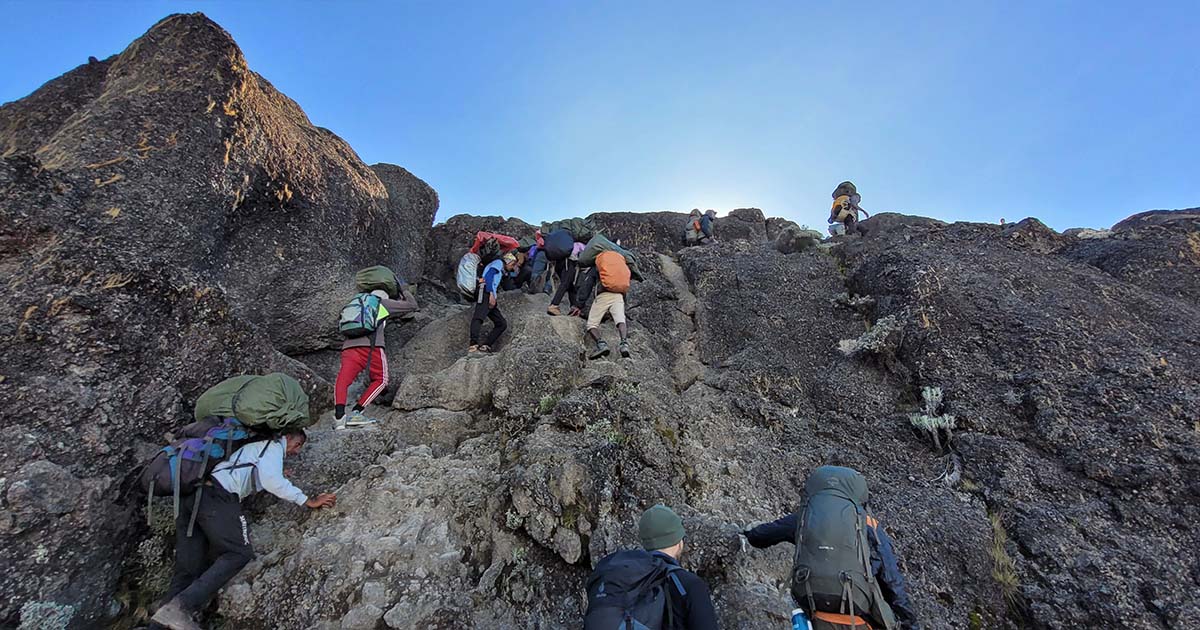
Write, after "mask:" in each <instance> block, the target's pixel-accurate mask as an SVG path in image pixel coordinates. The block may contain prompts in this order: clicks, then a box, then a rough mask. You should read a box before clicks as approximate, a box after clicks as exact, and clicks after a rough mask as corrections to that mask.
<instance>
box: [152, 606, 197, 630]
mask: <svg viewBox="0 0 1200 630" xmlns="http://www.w3.org/2000/svg"><path fill="white" fill-rule="evenodd" d="M150 621H153V622H154V623H156V624H158V625H160V626H163V627H166V628H170V629H171V630H201V628H200V625H199V624H197V623H196V622H195V621H193V620H192V616H191V615H190V614H188V612H187V611H186V610H184V609H183V606H181V605H180V604H179V600H178V599H172V600H171V601H169V602H167V603H166V604H163V606H162V608H159V609H158V610H157V611H155V613H154V616H153V617H151V618H150Z"/></svg>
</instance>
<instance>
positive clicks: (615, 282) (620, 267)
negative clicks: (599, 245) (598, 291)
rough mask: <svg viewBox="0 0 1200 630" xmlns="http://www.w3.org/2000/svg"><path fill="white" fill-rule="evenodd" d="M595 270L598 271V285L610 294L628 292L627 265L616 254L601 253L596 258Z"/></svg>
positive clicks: (623, 259) (622, 258)
mask: <svg viewBox="0 0 1200 630" xmlns="http://www.w3.org/2000/svg"><path fill="white" fill-rule="evenodd" d="M596 268H597V269H599V270H600V284H602V285H604V290H605V291H609V292H612V293H628V292H629V281H630V273H629V265H627V264H625V257H624V256H622V255H621V254H619V253H618V252H601V253H600V255H599V256H596Z"/></svg>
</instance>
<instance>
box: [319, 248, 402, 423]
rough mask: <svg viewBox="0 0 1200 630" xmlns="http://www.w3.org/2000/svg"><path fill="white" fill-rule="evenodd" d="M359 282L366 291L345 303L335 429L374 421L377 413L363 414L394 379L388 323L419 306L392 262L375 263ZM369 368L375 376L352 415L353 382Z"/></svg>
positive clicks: (359, 275)
mask: <svg viewBox="0 0 1200 630" xmlns="http://www.w3.org/2000/svg"><path fill="white" fill-rule="evenodd" d="M354 280H355V284H356V285H357V286H358V290H359V291H361V293H359V294H358V295H356V296H354V299H353V300H351V302H350V303H349V304H347V305H346V307H345V308H343V309H342V318H341V322H340V323H339V325H338V330H339V331H341V333H342V335H343V336H344V337H346V340H345V341H343V342H342V356H341V366H340V368H339V369H338V375H337V381H335V383H334V389H333V402H334V408H333V418H334V425H333V426H334V428H335V429H345V428H347V427H359V426H365V425H368V424H374V423H375V422H376V420H375V419H374V418H368V417H367V416H366V415H364V414H363V410H364V409H366V407H367V405H369V404H371V402H372V401H374V400H375V399H376V398H377V397H378V396H379V394H381V393H383V390H384V388H385V387H387V384H388V365H387V353H386V352H385V350H384V346H385V336H384V328H385V327H386V326H387V320H388V318H390V317H394V316H399V315H404V314H407V313H411V312H413V311H416V310H417V308H419V307H418V305H417V298H416V297H414V296H413V294H412V292H411V291H410V290H409V288H408V287H406V286H404V284H403V283H401V282H400V281H399V280H398V279H397V278H396V275H395V274H394V273H392V271H391V270H390V269H388V268H386V267H369V268H367V269H363V270H362V271H359V272H358V273H357V274H355V277H354ZM363 371H366V372H367V376H368V377H369V379H370V382H368V383H367V388H366V389H364V390H363V393H362V395H361V396H359V398H358V402H357V403H356V404H355V405H354V409H352V410H351V412H350V415H349V417H347V416H346V399H347V397H348V396H349V392H350V385H352V384H353V383H354V379H356V378H358V375H359V374H360V373H362V372H363Z"/></svg>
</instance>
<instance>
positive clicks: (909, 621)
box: [867, 525, 919, 629]
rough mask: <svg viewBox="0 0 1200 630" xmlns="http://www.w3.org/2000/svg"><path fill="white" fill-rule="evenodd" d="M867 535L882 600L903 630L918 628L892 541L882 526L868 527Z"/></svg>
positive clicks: (872, 566) (872, 564)
mask: <svg viewBox="0 0 1200 630" xmlns="http://www.w3.org/2000/svg"><path fill="white" fill-rule="evenodd" d="M867 534H868V538H869V539H870V542H871V546H872V547H874V551H875V553H873V554H871V568H872V569H873V570H874V571H875V577H876V578H877V579H878V580H879V589H880V590H881V591H883V598H884V600H886V601H887V603H888V604H889V605H890V606H891V607H892V610H893V611H895V613H896V617H897V618H899V619H900V621H902V622H903V623H904V627H905V628H908V629H912V628H918V627H919V626H918V625H917V615H916V613H914V612H913V609H912V602H910V601H909V599H908V591H906V590H905V588H904V576H903V575H901V574H900V562H899V560H898V559H897V558H896V550H895V548H894V547H892V539H891V538H890V537H888V535H887V532H885V531H883V526H882V525H877V526H875V527H868V528H867Z"/></svg>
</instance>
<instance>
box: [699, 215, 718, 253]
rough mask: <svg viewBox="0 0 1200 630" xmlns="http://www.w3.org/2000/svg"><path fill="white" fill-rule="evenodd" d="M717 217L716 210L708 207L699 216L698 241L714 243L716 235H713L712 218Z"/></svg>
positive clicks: (702, 243)
mask: <svg viewBox="0 0 1200 630" xmlns="http://www.w3.org/2000/svg"><path fill="white" fill-rule="evenodd" d="M716 218H717V211H716V210H713V209H712V208H709V209H708V210H706V211H705V212H704V214H703V215H702V216H701V217H700V239H699V243H700V244H701V245H704V244H706V243H716V242H717V237H715V236H713V220H714V219H716Z"/></svg>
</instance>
